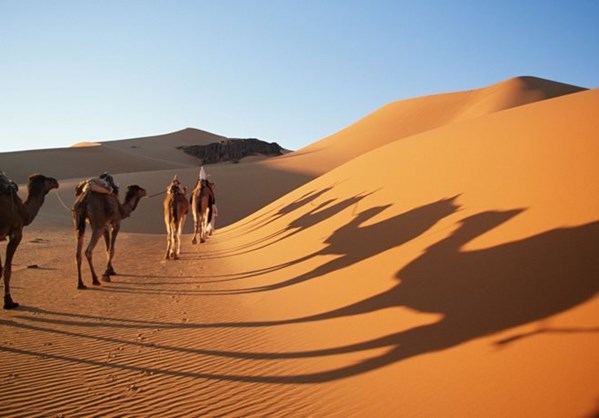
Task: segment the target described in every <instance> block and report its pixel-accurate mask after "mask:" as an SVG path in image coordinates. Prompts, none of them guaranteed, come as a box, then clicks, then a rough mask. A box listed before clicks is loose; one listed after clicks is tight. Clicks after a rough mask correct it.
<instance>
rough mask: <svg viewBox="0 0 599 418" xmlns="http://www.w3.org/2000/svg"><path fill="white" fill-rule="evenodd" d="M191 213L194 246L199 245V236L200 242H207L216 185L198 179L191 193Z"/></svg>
mask: <svg viewBox="0 0 599 418" xmlns="http://www.w3.org/2000/svg"><path fill="white" fill-rule="evenodd" d="M190 201H191V213H192V214H193V238H192V239H191V243H192V244H194V245H195V244H197V242H198V241H197V234H198V232H199V234H200V242H206V236H207V234H208V226H209V224H210V222H211V221H212V216H213V213H212V212H213V209H212V208H213V205H214V202H215V197H214V183H211V182H210V181H208V180H206V179H198V181H197V182H196V185H195V187H194V188H193V190H192V192H191V199H190Z"/></svg>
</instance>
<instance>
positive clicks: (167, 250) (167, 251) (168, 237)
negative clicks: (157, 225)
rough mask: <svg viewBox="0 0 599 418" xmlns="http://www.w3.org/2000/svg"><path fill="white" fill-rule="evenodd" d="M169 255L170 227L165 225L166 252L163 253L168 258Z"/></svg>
mask: <svg viewBox="0 0 599 418" xmlns="http://www.w3.org/2000/svg"><path fill="white" fill-rule="evenodd" d="M170 256H171V227H170V226H167V227H166V252H165V253H164V258H165V259H166V260H168V259H169V258H170Z"/></svg>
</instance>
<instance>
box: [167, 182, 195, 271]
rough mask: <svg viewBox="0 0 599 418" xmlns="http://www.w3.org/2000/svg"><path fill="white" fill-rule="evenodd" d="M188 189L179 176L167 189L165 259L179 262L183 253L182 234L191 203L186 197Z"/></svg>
mask: <svg viewBox="0 0 599 418" xmlns="http://www.w3.org/2000/svg"><path fill="white" fill-rule="evenodd" d="M186 193H187V188H186V187H183V186H181V183H180V182H179V180H178V179H177V176H175V178H173V180H172V181H171V184H169V186H168V187H167V189H166V196H165V198H164V203H163V206H164V224H165V225H166V235H167V236H166V253H165V254H164V258H166V259H169V258H171V257H172V258H173V259H174V260H177V259H178V258H179V254H180V252H181V232H182V231H183V225H185V218H186V217H187V213H188V212H189V202H188V201H187V197H186V196H185V195H186Z"/></svg>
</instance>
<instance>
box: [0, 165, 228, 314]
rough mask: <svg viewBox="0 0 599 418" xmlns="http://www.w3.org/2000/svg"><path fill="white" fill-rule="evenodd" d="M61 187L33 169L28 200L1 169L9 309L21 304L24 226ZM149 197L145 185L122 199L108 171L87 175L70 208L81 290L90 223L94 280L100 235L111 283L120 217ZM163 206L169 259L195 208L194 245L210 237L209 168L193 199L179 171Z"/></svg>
mask: <svg viewBox="0 0 599 418" xmlns="http://www.w3.org/2000/svg"><path fill="white" fill-rule="evenodd" d="M58 187H59V185H58V181H57V180H56V179H54V178H52V177H46V176H44V175H42V174H33V175H31V176H30V177H29V182H28V185H27V191H28V194H27V198H26V199H25V201H24V202H23V201H22V200H21V198H20V197H19V195H18V194H17V192H18V185H17V184H16V183H15V182H14V181H12V180H10V179H9V178H8V177H7V176H6V175H5V174H4V173H3V172H0V241H7V239H8V244H7V247H6V256H5V259H4V265H2V260H1V258H0V274H1V276H2V277H3V279H4V309H14V308H17V307H18V306H19V304H18V303H17V302H15V301H14V300H13V299H12V297H11V295H10V279H11V272H12V260H13V258H14V255H15V252H16V250H17V247H18V246H19V243H20V242H21V239H22V236H23V227H24V226H27V225H29V224H31V222H32V221H33V220H34V219H35V217H36V215H37V214H38V212H39V210H40V208H41V206H42V205H43V203H44V199H45V196H46V195H47V194H48V193H49V192H50V191H51V190H53V189H57V188H58ZM163 193H164V192H163ZM144 197H150V196H148V195H147V193H146V190H145V189H144V188H142V187H140V186H138V185H130V186H128V187H127V192H126V193H125V197H124V199H123V200H122V202H121V201H120V200H119V199H120V198H119V185H118V184H117V183H116V182H115V180H114V178H113V177H112V176H111V175H110V174H109V173H103V174H102V175H100V176H99V177H97V178H92V179H88V180H84V181H82V182H80V183H79V184H78V185H77V187H76V188H75V202H74V204H73V207H72V209H71V211H72V217H73V224H74V228H75V236H76V240H77V245H76V253H75V259H76V262H77V288H78V289H86V288H87V286H86V285H85V284H84V283H83V279H82V273H81V263H82V254H81V253H82V250H83V244H84V241H83V239H84V236H85V230H86V226H87V224H89V225H90V227H91V237H90V240H89V243H88V244H87V247H86V249H85V257H86V259H87V262H88V265H89V269H90V271H91V275H92V284H94V285H96V286H98V285H100V281H99V280H98V275H97V274H96V271H95V269H94V266H93V261H92V255H93V250H94V248H95V247H96V245H97V244H98V241H99V240H100V238H101V237H104V243H105V245H106V255H107V263H106V269H105V271H104V273H103V274H102V280H103V281H106V282H110V281H111V279H110V276H113V275H116V272H115V270H114V268H113V266H112V260H113V258H114V254H115V244H116V239H117V236H118V233H119V230H120V226H121V221H122V220H124V219H126V218H128V217H129V216H131V214H132V213H133V212H134V211H135V209H136V208H137V206H138V204H139V202H140V200H141V199H142V198H144ZM163 208H164V223H165V226H166V232H167V248H166V253H165V256H164V258H165V259H174V260H177V259H178V258H179V254H180V252H181V234H182V231H183V226H184V224H185V219H186V217H187V215H188V213H189V211H190V210H191V213H192V215H193V220H194V224H193V225H194V228H193V238H192V244H194V245H195V244H197V236H198V235H199V237H200V242H201V243H203V242H205V241H206V238H207V237H208V236H209V235H211V234H212V233H213V232H214V230H215V218H216V215H217V209H216V199H215V185H214V183H213V182H210V181H208V178H207V175H206V171H205V170H204V167H201V169H200V173H199V176H198V180H197V182H196V185H195V187H194V188H193V190H192V192H191V196H190V197H189V199H188V198H187V188H186V187H184V186H182V185H181V183H180V181H179V179H178V178H177V176H175V177H174V178H173V180H172V181H171V182H170V183H169V185H168V186H167V188H166V196H165V198H164V202H163Z"/></svg>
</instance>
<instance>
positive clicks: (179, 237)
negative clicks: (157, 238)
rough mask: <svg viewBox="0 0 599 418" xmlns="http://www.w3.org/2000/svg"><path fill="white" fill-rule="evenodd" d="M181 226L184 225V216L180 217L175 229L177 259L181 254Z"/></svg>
mask: <svg viewBox="0 0 599 418" xmlns="http://www.w3.org/2000/svg"><path fill="white" fill-rule="evenodd" d="M183 225H185V215H183V216H181V219H180V220H179V225H178V228H177V252H176V254H177V257H178V256H179V254H181V234H182V233H183Z"/></svg>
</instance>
